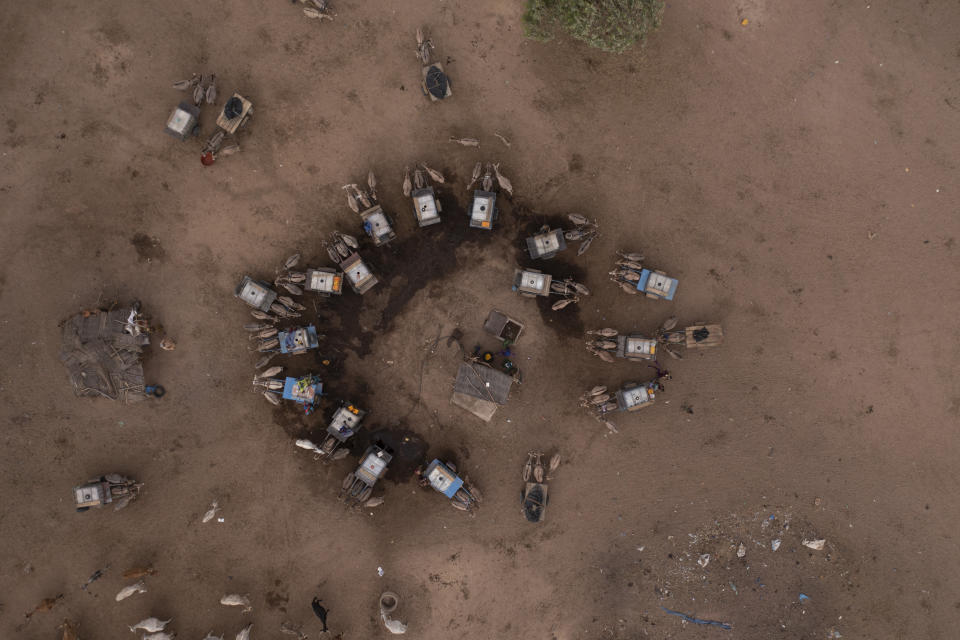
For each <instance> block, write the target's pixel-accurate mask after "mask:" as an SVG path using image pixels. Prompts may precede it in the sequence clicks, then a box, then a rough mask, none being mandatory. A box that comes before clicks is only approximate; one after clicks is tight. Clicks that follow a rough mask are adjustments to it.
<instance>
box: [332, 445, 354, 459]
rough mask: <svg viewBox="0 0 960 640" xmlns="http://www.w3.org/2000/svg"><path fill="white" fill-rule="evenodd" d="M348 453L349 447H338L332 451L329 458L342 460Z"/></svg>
mask: <svg viewBox="0 0 960 640" xmlns="http://www.w3.org/2000/svg"><path fill="white" fill-rule="evenodd" d="M349 453H350V450H349V449H347V448H346V447H340V448H339V449H337V450H336V451H334V452H333V455H332V456H330V459H331V460H343V459H344V458H346V457H347V455H348V454H349Z"/></svg>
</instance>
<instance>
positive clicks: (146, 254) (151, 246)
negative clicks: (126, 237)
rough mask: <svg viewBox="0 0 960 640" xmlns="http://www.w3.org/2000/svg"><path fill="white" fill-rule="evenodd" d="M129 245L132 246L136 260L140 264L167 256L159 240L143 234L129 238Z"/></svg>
mask: <svg viewBox="0 0 960 640" xmlns="http://www.w3.org/2000/svg"><path fill="white" fill-rule="evenodd" d="M130 244H132V245H133V248H134V249H136V250H137V260H139V261H140V262H152V261H154V260H162V259H163V258H164V256H166V255H167V252H166V251H165V250H164V248H163V246H162V245H161V244H160V238H158V237H156V236H148V235H147V234H145V233H137V234H134V236H133V237H132V238H130Z"/></svg>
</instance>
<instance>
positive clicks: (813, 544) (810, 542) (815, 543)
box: [803, 540, 827, 551]
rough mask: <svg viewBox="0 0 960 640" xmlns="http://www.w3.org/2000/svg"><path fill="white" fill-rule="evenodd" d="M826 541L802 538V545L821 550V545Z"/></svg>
mask: <svg viewBox="0 0 960 640" xmlns="http://www.w3.org/2000/svg"><path fill="white" fill-rule="evenodd" d="M826 543H827V541H826V540H804V541H803V546H805V547H806V548H808V549H813V550H814V551H823V545H825V544H826Z"/></svg>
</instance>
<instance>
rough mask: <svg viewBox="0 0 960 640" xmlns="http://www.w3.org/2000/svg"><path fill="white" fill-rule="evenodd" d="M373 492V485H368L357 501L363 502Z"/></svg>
mask: <svg viewBox="0 0 960 640" xmlns="http://www.w3.org/2000/svg"><path fill="white" fill-rule="evenodd" d="M372 494H373V487H367V488H366V489H364V490H363V491H361V492H360V495H358V496H357V502H359V503H360V504H363V503H364V502H366V501H367V499H368V498H369V497H370V496H371V495H372Z"/></svg>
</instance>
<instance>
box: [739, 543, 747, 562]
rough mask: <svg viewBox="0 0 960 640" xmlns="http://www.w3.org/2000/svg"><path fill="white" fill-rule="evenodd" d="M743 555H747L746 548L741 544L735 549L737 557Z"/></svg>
mask: <svg viewBox="0 0 960 640" xmlns="http://www.w3.org/2000/svg"><path fill="white" fill-rule="evenodd" d="M745 555H747V547H746V545H744V544H743V543H742V542H741V543H740V546H739V547H737V557H738V558H742V557H743V556H745Z"/></svg>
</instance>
